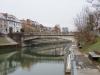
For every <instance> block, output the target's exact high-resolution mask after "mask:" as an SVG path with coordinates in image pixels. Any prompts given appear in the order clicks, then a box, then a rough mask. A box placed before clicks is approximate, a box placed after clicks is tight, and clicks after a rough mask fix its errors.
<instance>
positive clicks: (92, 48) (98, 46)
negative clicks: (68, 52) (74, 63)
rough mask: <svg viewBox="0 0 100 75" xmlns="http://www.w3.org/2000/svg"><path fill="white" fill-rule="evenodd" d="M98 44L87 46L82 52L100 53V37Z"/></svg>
mask: <svg viewBox="0 0 100 75" xmlns="http://www.w3.org/2000/svg"><path fill="white" fill-rule="evenodd" d="M96 40H97V42H95V43H94V44H91V45H86V46H84V47H83V49H81V51H82V52H85V53H88V52H89V51H100V37H98V38H97V39H96Z"/></svg>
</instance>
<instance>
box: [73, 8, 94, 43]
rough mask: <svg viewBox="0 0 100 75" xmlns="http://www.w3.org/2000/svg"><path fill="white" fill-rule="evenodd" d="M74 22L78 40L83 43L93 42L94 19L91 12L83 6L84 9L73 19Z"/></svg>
mask: <svg viewBox="0 0 100 75" xmlns="http://www.w3.org/2000/svg"><path fill="white" fill-rule="evenodd" d="M74 24H75V25H76V27H77V31H78V34H77V37H78V41H79V42H81V43H84V44H86V43H93V42H95V35H94V33H93V29H94V26H95V19H94V14H93V13H91V12H89V10H88V9H87V8H85V10H84V11H82V13H81V14H79V15H77V17H76V18H75V19H74Z"/></svg>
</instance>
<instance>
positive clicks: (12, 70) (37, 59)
mask: <svg viewBox="0 0 100 75" xmlns="http://www.w3.org/2000/svg"><path fill="white" fill-rule="evenodd" d="M65 46H66V44H58V45H48V46H43V45H42V46H35V47H27V48H22V49H18V50H17V52H16V51H7V52H6V50H10V49H4V50H5V51H4V50H0V51H1V52H0V75H64V60H63V51H64V48H65ZM15 50H16V49H15Z"/></svg>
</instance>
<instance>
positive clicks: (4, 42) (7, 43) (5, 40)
mask: <svg viewBox="0 0 100 75" xmlns="http://www.w3.org/2000/svg"><path fill="white" fill-rule="evenodd" d="M17 45H18V43H17V42H15V41H14V40H12V39H11V38H9V37H8V36H0V48H8V47H9V48H12V47H16V46H17Z"/></svg>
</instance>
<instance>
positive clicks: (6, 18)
mask: <svg viewBox="0 0 100 75" xmlns="http://www.w3.org/2000/svg"><path fill="white" fill-rule="evenodd" d="M21 28H22V26H21V23H20V20H19V19H17V18H16V17H15V16H13V15H10V14H7V13H0V33H3V34H8V33H10V32H12V33H15V32H20V30H21Z"/></svg>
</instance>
